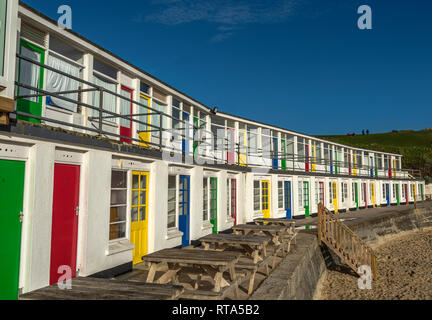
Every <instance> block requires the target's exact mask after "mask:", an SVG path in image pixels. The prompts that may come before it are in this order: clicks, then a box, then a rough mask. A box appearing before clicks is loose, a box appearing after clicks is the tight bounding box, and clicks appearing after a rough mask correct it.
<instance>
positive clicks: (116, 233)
mask: <svg viewBox="0 0 432 320" xmlns="http://www.w3.org/2000/svg"><path fill="white" fill-rule="evenodd" d="M121 238H126V223H119V224H112V225H110V237H109V239H110V241H112V240H116V239H121Z"/></svg>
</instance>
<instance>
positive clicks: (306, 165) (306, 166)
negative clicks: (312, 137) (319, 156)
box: [305, 144, 309, 172]
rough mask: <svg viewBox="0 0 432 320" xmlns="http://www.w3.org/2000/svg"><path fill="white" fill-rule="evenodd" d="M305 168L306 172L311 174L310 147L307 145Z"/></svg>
mask: <svg viewBox="0 0 432 320" xmlns="http://www.w3.org/2000/svg"><path fill="white" fill-rule="evenodd" d="M305 168H306V172H309V146H308V145H307V144H306V145H305Z"/></svg>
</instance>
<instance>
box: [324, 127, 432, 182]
mask: <svg viewBox="0 0 432 320" xmlns="http://www.w3.org/2000/svg"><path fill="white" fill-rule="evenodd" d="M318 138H321V139H325V140H329V141H333V142H336V143H341V144H345V145H348V146H352V147H357V148H362V149H370V150H377V151H383V152H390V153H397V154H401V155H403V159H402V168H403V169H415V170H420V171H421V172H422V174H423V177H424V178H425V179H426V182H427V183H432V129H426V130H422V131H413V130H407V131H394V132H391V133H380V134H370V135H364V136H363V135H356V136H348V135H346V136H319V137H318Z"/></svg>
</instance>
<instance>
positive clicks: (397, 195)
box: [396, 184, 400, 205]
mask: <svg viewBox="0 0 432 320" xmlns="http://www.w3.org/2000/svg"><path fill="white" fill-rule="evenodd" d="M396 200H397V205H400V198H399V185H398V184H397V185H396Z"/></svg>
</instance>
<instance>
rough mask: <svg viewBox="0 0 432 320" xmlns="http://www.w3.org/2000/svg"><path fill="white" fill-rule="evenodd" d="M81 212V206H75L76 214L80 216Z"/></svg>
mask: <svg viewBox="0 0 432 320" xmlns="http://www.w3.org/2000/svg"><path fill="white" fill-rule="evenodd" d="M79 212H80V209H79V206H77V207H76V208H75V214H76V215H77V216H79Z"/></svg>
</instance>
